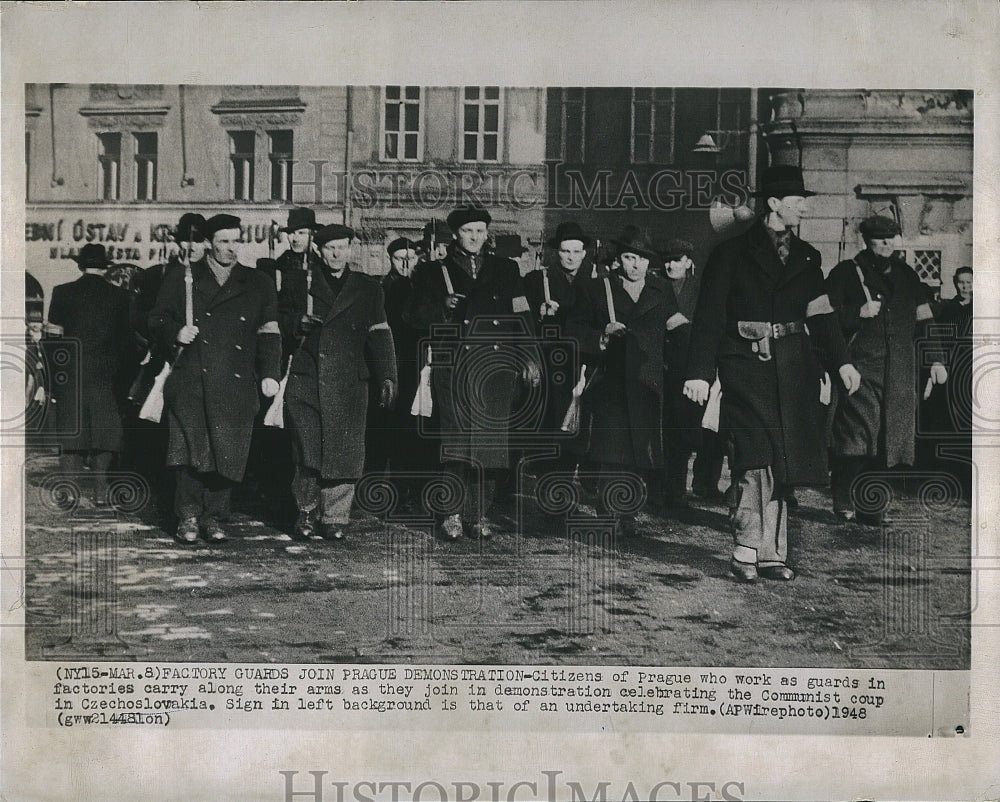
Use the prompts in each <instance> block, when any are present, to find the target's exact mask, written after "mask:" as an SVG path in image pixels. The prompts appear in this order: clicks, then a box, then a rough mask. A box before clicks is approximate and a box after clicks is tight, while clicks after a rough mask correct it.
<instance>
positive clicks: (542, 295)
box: [524, 221, 593, 472]
mask: <svg viewBox="0 0 1000 802" xmlns="http://www.w3.org/2000/svg"><path fill="white" fill-rule="evenodd" d="M592 242H593V240H592V239H591V237H589V236H587V234H585V233H584V232H583V229H581V228H580V226H579V225H578V224H577V223H574V222H572V221H568V222H563V223H560V224H559V225H558V226H557V227H556V233H555V235H554V236H553V237H551V238H549V239H548V240H547V241H546V243H545V244H546V245H547V246H548V247H549V248H550V249H551V250H553V251H555V253H556V257H557V259H558V264H556V265H554V266H544V267H542V268H541V269H539V270H532V271H531V272H530V273H528V274H527V275H526V276H525V277H524V291H525V295H526V296H527V298H528V305H529V306H530V307H531V311H532V313H533V314H534V315H535V319H536V321H537V323H538V334H539V338H540V345H541V348H542V357H543V361H542V379H543V381H544V382H545V413H544V417H543V418H542V428H541V432H544V433H547V435H548V437H549V439H548V442H551V443H552V444H553V445H555V446H556V447H557V448H558V449H559V454H558V456H556V457H555V458H553V459H551V460H546V461H544V462H543V463H542V464H541V465H540V466H539V469H540V470H541V471H543V472H544V471H561V472H572V471H573V470H575V468H576V466H577V463H578V462H579V461H580V459H581V458H582V457H583V456H584V455H585V454H586V452H587V441H588V434H589V425H584V424H581V425H580V428H579V430H578V431H577V433H576V434H575V435H574V436H573V437H567V436H566V435H565V434H564V433H562V432H561V431H560V427H561V426H562V423H563V420H564V418H565V416H566V412H567V411H568V410H569V407H570V404H571V403H572V400H573V388H574V386H575V385H576V384H577V383H578V382H579V380H580V366H579V365H574V364H573V363H572V361H567V360H566V352H565V348H564V347H563V345H562V343H561V342H560V339H562V338H563V337H564V335H565V333H566V322H567V321H568V320H569V316H570V313H571V312H572V311H573V308H574V307H575V306H576V297H577V291H578V288H579V287H580V286H581V285H582V284H583V283H584V282H585V281H588V280H589V276H588V275H587V274H586V271H584V270H581V265H582V264H583V262H584V260H585V259H586V257H587V248H589V247H590V245H591V243H592ZM579 356H580V355H579V354H578V355H577V357H578V359H577V362H579V361H580V360H579ZM581 416H582V413H581Z"/></svg>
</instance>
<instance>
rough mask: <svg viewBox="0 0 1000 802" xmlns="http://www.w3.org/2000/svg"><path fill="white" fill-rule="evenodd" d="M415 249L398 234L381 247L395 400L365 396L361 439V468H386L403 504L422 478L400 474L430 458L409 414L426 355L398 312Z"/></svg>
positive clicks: (415, 498) (409, 288)
mask: <svg viewBox="0 0 1000 802" xmlns="http://www.w3.org/2000/svg"><path fill="white" fill-rule="evenodd" d="M418 248H419V246H418V244H417V243H415V242H412V241H411V240H408V239H406V238H405V237H397V238H396V239H394V240H393V241H392V242H390V243H389V245H388V247H387V248H386V251H387V253H388V255H389V264H390V267H389V272H388V273H387V274H386V275H385V277H384V278H383V279H382V291H383V292H384V293H385V316H386V320H387V322H388V323H389V329H390V330H391V331H392V343H393V348H394V349H395V356H396V373H397V377H398V379H399V391H398V393H397V395H398V398H399V400H398V403H396V404H395V405H394V406H393V407H392V408H391V409H385V408H383V407H381V406H380V405H379V403H378V401H379V399H378V398H374V399H370V400H369V404H368V433H367V435H366V438H365V451H366V460H365V470H366V471H367V472H376V473H381V472H384V471H386V470H388V472H389V474H390V475H391V476H392V481H393V484H394V486H395V487H396V491H397V493H398V494H399V499H400V504H401V505H403V506H413V505H417V504H419V501H420V495H419V494H420V492H421V489H422V487H423V480H422V479H421V478H419V477H415V476H410V477H408V478H401V477H400V476H399V474H401V473H410V474H413V473H415V472H418V471H427V470H428V469H429V468H430V466H431V457H432V454H431V452H430V443H429V442H428V441H427V440H425V439H424V438H423V437H421V434H420V429H419V422H418V421H417V418H416V416H414V415H411V414H410V408H411V406H412V404H413V398H414V396H415V395H416V392H417V386H418V384H419V380H420V370H421V368H422V367H423V366H424V363H425V362H426V354H424V353H421V350H422V349H421V347H420V338H421V333H420V331H419V330H418V329H416V328H414V327H413V326H411V325H410V324H409V323H408V322H407V321H406V320H405V319H404V317H403V313H404V311H405V310H406V307H407V304H409V302H410V295H411V294H412V292H413V283H412V281H411V277H412V275H413V271H414V270H415V269H416V266H417V251H418ZM373 401H374V402H375V403H372V402H373Z"/></svg>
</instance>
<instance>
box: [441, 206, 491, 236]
mask: <svg viewBox="0 0 1000 802" xmlns="http://www.w3.org/2000/svg"><path fill="white" fill-rule="evenodd" d="M492 220H493V218H492V217H490V213H489V212H488V211H486V210H485V209H483V208H480V207H479V206H464V207H462V208H461V209H455V211H453V212H452V213H451V214H449V215H448V228H450V229H451V230H452V231H458V229H460V228H461V227H462V226H464V225H468V224H469V223H486V225H489V224H490V223H491V222H492Z"/></svg>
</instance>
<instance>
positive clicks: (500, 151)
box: [455, 85, 507, 164]
mask: <svg viewBox="0 0 1000 802" xmlns="http://www.w3.org/2000/svg"><path fill="white" fill-rule="evenodd" d="M470 88H472V86H471V85H470V86H462V87H460V88H459V96H458V124H457V125H456V126H455V129H456V131H457V133H458V154H459V159H458V160H459V161H460V162H463V163H465V164H502V163H503V161H504V145H505V136H504V134H505V130H504V129H505V128H506V117H505V115H504V112H505V109H506V105H507V104H506V99H507V98H506V94H507V93H506V90H505V88H504V87H502V86H497V85H491V86H478V87H476V88H477V89H479V98H478V99H477V100H468V99H467V98H466V97H465V92H466V90H467V89H470ZM490 88H495V89H496V90H497V98H496V99H495V100H494V99H492V98H490V99H487V98H486V96H485V95H486V90H487V89H490ZM494 104H495V105H496V107H497V131H496V137H497V155H496V158H495V159H486V158H484V157H483V146H484V143H485V141H486V140H485V137H486V136H487V135H492V134H493V132H492V131H489V132H486V131H484V130H483V122H484V121H485V119H486V114H485V109H486V107H487V106H491V105H494ZM471 105H475V106H477V107H478V109H479V112H478V118H477V119H478V120H479V130H478V131H476V132H474V133H475V135H476V158H473V159H470V158H467V157H466V155H465V137H466V136H467V135H470V134H472V133H473V132H472V131H466V129H465V109H466V107H467V106H471Z"/></svg>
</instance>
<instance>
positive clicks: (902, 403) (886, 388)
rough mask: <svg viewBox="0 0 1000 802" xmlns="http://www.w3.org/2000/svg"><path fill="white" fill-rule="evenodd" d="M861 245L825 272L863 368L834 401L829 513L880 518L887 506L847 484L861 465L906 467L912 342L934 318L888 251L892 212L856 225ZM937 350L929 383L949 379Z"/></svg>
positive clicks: (911, 420)
mask: <svg viewBox="0 0 1000 802" xmlns="http://www.w3.org/2000/svg"><path fill="white" fill-rule="evenodd" d="M858 229H859V231H860V233H861V236H862V237H863V239H864V242H865V248H864V250H862V251H860V252H859V253H858V254H857V255H856V256H855V257H854V258H853V259H848V260H846V261H844V262H841V263H840V264H839V265H837V266H836V267H835V268H833V270H831V271H830V275H829V276H828V277H827V280H826V285H827V291H828V292H829V294H830V302H831V303H832V304H833V305H834V307H835V308H836V310H837V317H838V318H839V321H840V327H841V330H842V331H843V334H844V338H845V339H846V340H847V341H848V343H849V345H848V353H849V354H850V357H851V360H852V361H853V362H854V364H855V366H856V367H857V368H858V370H859V371H860V372H861V379H862V383H861V388H860V389H859V390H858V392H856V393H854V394H853V395H849V396H846V397H845V396H844V395H843V394H841V396H840V397H839V398H838V400H837V406H836V410H835V412H834V417H833V430H832V434H833V448H832V454H833V460H832V465H831V469H832V471H831V477H830V478H831V487H832V490H833V508H834V512H835V513H836V514H837V515H838V516H839V517H840V518H841V519H843V520H847V521H853V520H858V521H859V522H861V523H869V524H880V523H881V522H882V520H883V514H884V512H885V510H882V509H878V510H875V509H866V508H864V505H863V504H856V503H855V500H856V499H859V498H864V496H865V493H864V492H863V490H862V489H860V488H855V490H854V494H853V498H852V492H851V486H852V484H854V481H855V479H856V478H857V476H858V475H859V474H860V473H861V472H862V471H863V470H865V469H866V468H893V467H895V466H897V465H912V464H913V460H914V445H915V438H916V393H915V391H914V387H915V385H916V375H917V374H916V371H917V363H916V359H915V351H916V349H915V348H914V345H913V342H914V337H915V336H916V335H917V333H918V331H919V332H921V333H923V332H924V330H925V328H926V325H927V323H928V322H929V321H931V320H932V319H933V315H932V313H931V307H930V304H928V303H927V301H926V292H925V288H924V286H923V284H921V283H920V279H919V277H918V276H917V274H916V273H915V272H914V271H913V268H911V267H910V266H909V265H907V264H906V262H904V261H903V260H902V259H899V258H897V257H896V256H895V255H894V251H895V249H896V241H897V238H898V237H899V235H900V229H899V225H898V224H897V223H896V221H895V220H893V219H892V218H891V217H885V216H882V215H875V216H873V217H869V218H867V219H866V220H863V221H862V222H861V225H860V226H859V227H858ZM943 361H944V357H943V354H937V355H936V360H935V361H934V364H933V366H932V367H931V369H930V379H931V382H932V384H942V383H944V382H945V381H946V380H947V378H948V373H947V371H946V370H945V368H944V364H943Z"/></svg>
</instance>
